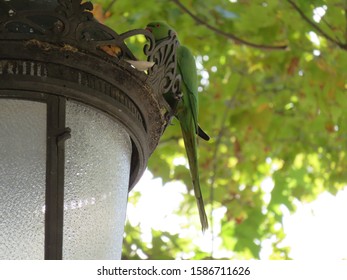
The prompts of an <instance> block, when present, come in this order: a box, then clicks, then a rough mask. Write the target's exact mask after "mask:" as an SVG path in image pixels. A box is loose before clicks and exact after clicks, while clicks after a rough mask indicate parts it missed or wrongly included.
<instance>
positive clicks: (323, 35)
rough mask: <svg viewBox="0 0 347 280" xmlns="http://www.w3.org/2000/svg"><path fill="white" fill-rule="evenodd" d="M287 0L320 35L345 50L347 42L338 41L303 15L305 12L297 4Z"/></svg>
mask: <svg viewBox="0 0 347 280" xmlns="http://www.w3.org/2000/svg"><path fill="white" fill-rule="evenodd" d="M287 2H288V3H289V4H290V5H291V6H292V7H293V8H294V9H295V10H296V11H297V12H298V13H299V14H300V16H301V17H302V18H303V19H304V20H305V21H306V22H307V23H308V24H309V25H311V26H312V27H313V28H314V29H315V30H316V31H318V33H320V35H321V36H322V37H324V38H325V39H327V40H328V41H330V42H332V43H334V44H336V45H338V46H339V47H340V48H341V49H345V50H347V44H344V43H342V42H340V41H339V40H337V39H334V38H333V37H331V36H330V35H329V34H327V33H326V32H325V31H324V30H323V29H321V28H320V27H319V26H318V25H317V24H315V23H314V22H313V21H312V20H311V19H310V18H309V17H308V16H306V15H305V13H304V12H303V11H302V10H301V9H300V8H299V6H298V5H296V3H295V2H294V1H292V0H287Z"/></svg>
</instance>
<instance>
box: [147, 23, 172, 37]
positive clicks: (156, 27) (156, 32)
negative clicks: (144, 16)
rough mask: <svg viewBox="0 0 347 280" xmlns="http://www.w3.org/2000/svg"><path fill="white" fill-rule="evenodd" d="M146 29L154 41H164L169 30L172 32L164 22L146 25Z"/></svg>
mask: <svg viewBox="0 0 347 280" xmlns="http://www.w3.org/2000/svg"><path fill="white" fill-rule="evenodd" d="M146 29H147V30H148V31H150V32H151V33H152V34H153V36H154V39H155V40H156V41H159V40H162V39H165V38H167V37H168V36H169V30H173V29H172V28H171V27H170V26H169V25H168V24H167V23H166V22H164V21H154V22H151V23H149V24H147V27H146Z"/></svg>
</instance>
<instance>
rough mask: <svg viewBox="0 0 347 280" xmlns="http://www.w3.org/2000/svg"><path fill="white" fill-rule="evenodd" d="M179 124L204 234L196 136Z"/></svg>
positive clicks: (203, 210)
mask: <svg viewBox="0 0 347 280" xmlns="http://www.w3.org/2000/svg"><path fill="white" fill-rule="evenodd" d="M180 124H181V129H182V136H183V140H184V146H185V148H186V153H187V157H188V162H189V170H190V174H191V177H192V181H193V187H194V194H195V198H196V203H197V206H198V210H199V216H200V222H201V228H202V232H205V231H206V230H207V229H208V220H207V215H206V212H205V205H204V200H203V198H202V193H201V188H200V178H199V168H198V152H197V139H196V134H195V133H194V130H193V129H189V126H188V127H187V126H186V124H185V123H183V122H180Z"/></svg>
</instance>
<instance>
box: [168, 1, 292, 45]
mask: <svg viewBox="0 0 347 280" xmlns="http://www.w3.org/2000/svg"><path fill="white" fill-rule="evenodd" d="M172 2H174V3H175V4H176V5H177V6H179V7H180V8H181V9H182V10H183V11H184V12H185V13H187V14H188V15H189V16H190V17H191V18H193V19H194V20H195V21H196V22H197V23H199V24H201V25H204V26H205V27H207V28H208V29H210V30H212V31H214V32H215V33H216V34H219V35H222V36H224V37H226V38H228V39H231V40H233V41H234V42H235V43H238V44H241V45H246V46H249V47H252V48H256V49H263V50H285V49H287V47H288V46H287V45H282V46H269V45H262V44H255V43H252V42H248V41H246V40H243V39H241V38H239V37H237V36H235V35H234V34H232V33H228V32H225V31H223V30H220V29H218V28H216V27H214V26H212V25H210V24H208V23H207V22H205V21H203V20H202V19H201V18H199V17H198V16H196V15H194V14H193V13H192V12H191V11H189V9H188V8H187V7H185V6H184V5H183V4H182V3H181V2H180V1H179V0H172Z"/></svg>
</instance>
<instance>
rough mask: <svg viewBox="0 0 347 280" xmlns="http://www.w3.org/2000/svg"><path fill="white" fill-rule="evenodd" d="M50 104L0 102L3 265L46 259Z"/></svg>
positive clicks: (0, 251)
mask: <svg viewBox="0 0 347 280" xmlns="http://www.w3.org/2000/svg"><path fill="white" fill-rule="evenodd" d="M46 107H47V106H46V104H45V103H39V102H32V101H24V100H11V99H0V141H1V145H0V259H43V257H44V234H45V233H44V221H45V220H44V216H45V215H44V205H45V180H46V115H47V114H46V110H47V108H46Z"/></svg>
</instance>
